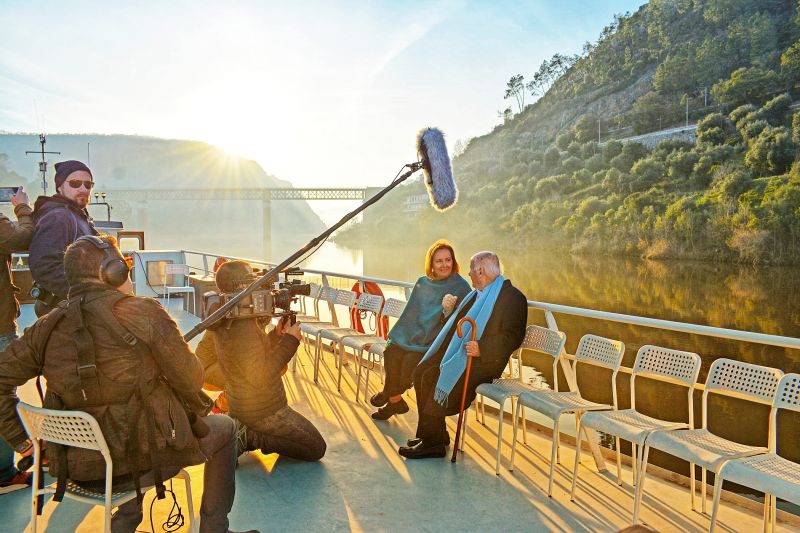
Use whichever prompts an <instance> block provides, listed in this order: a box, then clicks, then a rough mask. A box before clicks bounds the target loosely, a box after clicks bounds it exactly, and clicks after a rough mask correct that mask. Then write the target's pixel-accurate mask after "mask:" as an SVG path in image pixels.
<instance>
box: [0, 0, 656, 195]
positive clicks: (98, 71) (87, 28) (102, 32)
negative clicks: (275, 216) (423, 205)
mask: <svg viewBox="0 0 800 533" xmlns="http://www.w3.org/2000/svg"><path fill="white" fill-rule="evenodd" d="M641 3H644V0H596V1H591V0H580V1H579V0H575V1H568V0H561V1H556V0H554V1H543V0H541V1H527V2H523V1H520V2H507V1H503V2H501V1H486V2H468V1H457V0H454V1H406V2H401V1H372V2H367V1H362V2H352V1H347V2H345V1H342V2H335V1H332V0H330V1H319V2H315V1H298V2H286V1H281V2H255V1H253V2H244V1H225V2H219V1H204V0H192V1H173V2H139V1H137V2H109V1H104V2H55V1H52V2H50V1H37V2H30V1H27V0H26V1H8V0H0V28H2V31H1V32H0V130H5V131H11V132H34V133H36V132H39V131H42V130H44V131H46V132H47V133H127V134H143V135H153V136H158V137H168V138H183V139H198V140H202V141H207V142H209V143H212V144H215V145H217V146H220V147H221V148H224V149H225V150H228V151H231V152H234V153H237V154H241V155H244V156H246V157H249V158H252V159H255V160H256V161H258V162H259V163H260V164H261V166H262V167H264V169H265V170H266V171H267V172H270V173H272V174H275V175H276V176H278V177H279V178H282V179H287V180H290V181H292V182H293V183H294V184H295V186H327V187H339V186H364V185H373V186H377V185H383V184H386V183H388V181H389V180H390V179H391V178H392V177H393V176H394V174H395V172H396V171H397V170H398V168H399V167H400V166H401V165H403V164H404V163H408V162H412V161H414V160H415V159H416V155H415V151H414V139H415V135H416V132H417V130H419V129H420V128H421V127H424V126H428V125H434V126H437V127H439V128H441V129H442V130H443V131H444V132H445V134H446V136H447V140H448V144H449V145H450V147H451V149H452V146H453V144H454V143H455V141H456V140H458V139H467V138H469V137H472V136H476V135H481V134H484V133H487V132H488V131H490V130H491V128H492V127H493V126H494V125H495V124H497V123H498V122H499V121H500V119H499V118H498V117H497V111H498V110H500V109H504V108H505V107H506V106H508V105H510V104H511V101H504V100H503V91H504V89H505V84H506V81H507V80H508V78H509V77H510V76H511V75H513V74H517V73H522V74H524V75H526V77H529V76H530V74H531V73H532V72H534V71H535V70H536V68H537V67H538V65H539V63H541V61H542V60H543V59H545V58H548V57H550V56H551V55H552V54H553V53H555V52H562V53H576V52H578V51H579V50H580V48H581V45H582V43H583V42H584V41H586V40H592V41H594V40H595V39H596V38H597V35H598V34H599V32H600V30H601V28H602V27H603V26H604V25H606V24H608V23H609V22H610V21H611V19H612V15H613V14H614V13H621V12H625V11H635V10H636V9H637V8H638V6H639V5H640V4H641Z"/></svg>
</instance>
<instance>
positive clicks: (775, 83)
mask: <svg viewBox="0 0 800 533" xmlns="http://www.w3.org/2000/svg"><path fill="white" fill-rule="evenodd" d="M779 87H781V79H780V76H778V74H777V73H776V72H775V71H773V70H768V69H763V68H758V67H750V68H747V67H742V68H739V69H736V70H734V71H733V73H732V74H731V77H730V78H728V79H727V80H722V81H720V82H719V83H716V84H714V86H713V87H712V88H711V94H713V95H714V97H715V98H716V99H717V100H719V102H720V103H723V104H741V103H760V102H763V101H764V100H765V99H766V97H767V95H768V94H769V93H771V92H772V91H774V90H775V89H776V88H779Z"/></svg>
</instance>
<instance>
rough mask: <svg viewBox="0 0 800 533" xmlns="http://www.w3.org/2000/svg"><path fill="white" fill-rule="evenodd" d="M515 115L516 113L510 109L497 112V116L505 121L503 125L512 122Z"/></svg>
mask: <svg viewBox="0 0 800 533" xmlns="http://www.w3.org/2000/svg"><path fill="white" fill-rule="evenodd" d="M513 115H514V112H513V111H512V110H511V108H510V107H507V108H505V109H503V110H502V111H498V112H497V116H498V117H500V118H502V119H503V124H508V123H509V122H510V121H511V117H512V116H513Z"/></svg>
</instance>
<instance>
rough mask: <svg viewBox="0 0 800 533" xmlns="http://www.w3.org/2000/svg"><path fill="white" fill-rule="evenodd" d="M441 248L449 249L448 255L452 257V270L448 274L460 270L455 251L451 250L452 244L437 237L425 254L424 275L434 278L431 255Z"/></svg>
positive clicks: (456, 272)
mask: <svg viewBox="0 0 800 533" xmlns="http://www.w3.org/2000/svg"><path fill="white" fill-rule="evenodd" d="M442 248H444V249H446V250H449V251H450V257H452V258H453V270H452V272H451V273H450V275H453V274H458V273H459V272H460V269H459V267H458V261H456V253H455V252H454V251H453V246H452V245H451V244H450V243H449V242H447V241H446V240H444V239H439V240H438V241H436V242H435V243H433V244H431V247H430V248H428V253H427V254H425V275H426V276H428V277H429V278H430V279H435V276H434V275H433V256H434V255H435V254H436V252H438V251H439V250H441V249H442Z"/></svg>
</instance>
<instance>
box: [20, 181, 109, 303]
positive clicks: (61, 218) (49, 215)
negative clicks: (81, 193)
mask: <svg viewBox="0 0 800 533" xmlns="http://www.w3.org/2000/svg"><path fill="white" fill-rule="evenodd" d="M33 221H34V222H35V223H36V227H35V228H34V230H33V238H32V239H31V246H30V256H29V258H28V264H29V265H30V268H31V276H33V279H34V281H36V283H38V284H39V285H40V286H41V287H44V288H45V289H47V290H48V291H50V292H52V293H53V294H55V295H56V296H58V297H59V298H61V299H64V298H66V297H67V294H68V293H69V284H68V283H67V278H66V275H65V274H64V251H65V250H66V249H67V246H69V245H70V244H72V243H73V242H75V240H76V239H77V238H78V237H82V236H84V235H97V234H98V233H97V230H96V229H95V227H94V223H93V222H92V219H91V217H90V216H89V213H88V212H87V211H86V209H82V208H80V207H78V205H77V204H75V203H74V202H72V201H71V200H69V199H67V198H65V197H63V196H61V195H60V194H55V195H53V196H40V197H39V198H37V199H36V203H35V204H34V209H33Z"/></svg>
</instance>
